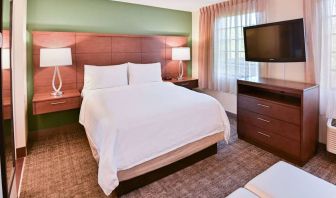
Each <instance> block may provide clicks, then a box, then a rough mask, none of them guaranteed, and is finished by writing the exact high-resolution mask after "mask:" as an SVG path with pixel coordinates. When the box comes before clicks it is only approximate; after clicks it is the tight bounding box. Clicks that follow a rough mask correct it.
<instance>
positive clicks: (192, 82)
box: [167, 77, 198, 89]
mask: <svg viewBox="0 0 336 198" xmlns="http://www.w3.org/2000/svg"><path fill="white" fill-rule="evenodd" d="M167 82H172V83H174V84H175V85H178V86H181V87H185V88H188V89H195V88H197V87H198V79H195V78H190V77H185V78H183V79H182V80H177V79H172V80H167Z"/></svg>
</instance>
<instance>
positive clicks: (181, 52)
mask: <svg viewBox="0 0 336 198" xmlns="http://www.w3.org/2000/svg"><path fill="white" fill-rule="evenodd" d="M172 60H177V61H179V76H178V77H177V80H182V79H183V61H188V60H190V48H189V47H176V48H173V51H172Z"/></svg>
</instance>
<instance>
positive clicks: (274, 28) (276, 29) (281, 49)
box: [244, 19, 306, 62]
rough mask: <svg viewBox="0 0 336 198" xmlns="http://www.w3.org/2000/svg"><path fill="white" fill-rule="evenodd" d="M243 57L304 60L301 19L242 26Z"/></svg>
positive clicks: (288, 60)
mask: <svg viewBox="0 0 336 198" xmlns="http://www.w3.org/2000/svg"><path fill="white" fill-rule="evenodd" d="M244 43H245V59H246V61H256V62H305V61H306V52H305V39H304V25H303V19H296V20H291V21H282V22H277V23H269V24H263V25H257V26H250V27H244Z"/></svg>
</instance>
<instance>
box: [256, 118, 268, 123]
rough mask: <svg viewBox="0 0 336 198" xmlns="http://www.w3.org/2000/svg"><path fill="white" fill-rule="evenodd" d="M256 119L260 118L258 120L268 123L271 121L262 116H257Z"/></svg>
mask: <svg viewBox="0 0 336 198" xmlns="http://www.w3.org/2000/svg"><path fill="white" fill-rule="evenodd" d="M257 119H258V120H260V121H263V122H267V123H270V122H271V121H269V120H265V119H262V118H257Z"/></svg>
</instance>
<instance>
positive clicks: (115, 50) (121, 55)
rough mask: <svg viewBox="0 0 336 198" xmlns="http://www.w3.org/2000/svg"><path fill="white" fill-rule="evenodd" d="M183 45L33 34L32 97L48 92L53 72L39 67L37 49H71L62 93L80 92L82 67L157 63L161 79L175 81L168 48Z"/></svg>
mask: <svg viewBox="0 0 336 198" xmlns="http://www.w3.org/2000/svg"><path fill="white" fill-rule="evenodd" d="M187 41H188V40H187V37H185V36H142V35H117V34H97V33H76V32H33V54H34V55H33V64H34V89H35V93H41V92H50V91H51V90H52V87H51V80H52V74H53V68H41V67H40V66H39V54H40V48H61V47H71V49H72V57H73V63H74V65H73V66H69V67H61V75H62V79H63V82H64V84H63V86H64V87H63V89H64V90H66V89H76V88H77V89H79V90H81V89H82V87H83V83H84V65H97V66H104V65H115V64H122V63H127V62H133V63H154V62H161V64H162V73H163V75H166V74H169V75H171V76H173V77H176V76H177V73H178V62H177V61H172V60H171V48H172V47H182V46H187ZM185 71H186V67H185ZM186 75H187V73H185V76H186Z"/></svg>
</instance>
